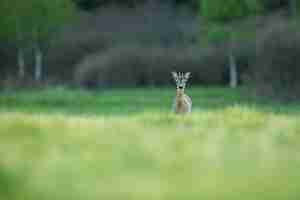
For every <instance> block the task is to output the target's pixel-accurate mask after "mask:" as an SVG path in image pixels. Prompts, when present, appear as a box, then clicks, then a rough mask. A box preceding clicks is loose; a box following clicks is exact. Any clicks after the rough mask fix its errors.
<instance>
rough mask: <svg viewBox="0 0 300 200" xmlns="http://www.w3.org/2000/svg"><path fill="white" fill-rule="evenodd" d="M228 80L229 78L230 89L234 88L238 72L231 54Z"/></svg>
mask: <svg viewBox="0 0 300 200" xmlns="http://www.w3.org/2000/svg"><path fill="white" fill-rule="evenodd" d="M229 78H230V87H231V88H236V87H237V85H238V71H237V64H236V57H235V56H234V55H233V53H231V54H230V55H229Z"/></svg>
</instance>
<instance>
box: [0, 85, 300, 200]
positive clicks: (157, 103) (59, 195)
mask: <svg viewBox="0 0 300 200" xmlns="http://www.w3.org/2000/svg"><path fill="white" fill-rule="evenodd" d="M188 91H190V93H189V94H190V95H191V96H192V98H193V100H194V112H193V113H192V114H191V115H189V116H175V115H174V114H172V113H170V109H169V108H170V104H171V102H172V96H173V95H172V94H173V92H174V91H173V90H170V89H168V88H165V89H159V90H158V89H147V90H144V89H136V90H114V91H102V92H99V93H88V92H83V91H74V92H72V91H68V90H62V89H59V90H48V91H42V92H36V91H35V92H34V91H32V92H20V93H17V94H16V93H13V92H8V93H6V94H3V95H2V96H1V98H0V104H1V110H2V111H1V112H0V185H1V187H0V199H33V200H35V199H39V200H40V199H59V200H60V199H74V200H81V199H85V200H86V199H91V200H94V199H95V200H96V199H128V200H129V199H130V200H131V199H133V200H134V199H139V200H140V199H151V200H152V199H170V200H171V199H172V200H173V199H204V200H205V199H222V200H223V199H228V200H229V199H230V200H235V199H237V200H240V199H245V200H247V199H249V200H252V199H258V200H260V199H262V200H265V199H272V200H274V199H275V200H277V199H278V200H281V199H292V200H293V199H295V200H296V199H299V198H300V192H299V187H300V175H299V167H300V160H299V150H300V146H299V142H300V137H299V133H300V125H299V116H300V109H299V106H296V105H290V106H284V105H281V106H279V104H278V105H277V104H261V103H257V102H254V101H252V100H251V101H250V100H247V99H244V98H242V97H240V95H239V91H233V90H226V89H222V88H208V89H207V88H193V89H190V90H188ZM292 110H293V112H292Z"/></svg>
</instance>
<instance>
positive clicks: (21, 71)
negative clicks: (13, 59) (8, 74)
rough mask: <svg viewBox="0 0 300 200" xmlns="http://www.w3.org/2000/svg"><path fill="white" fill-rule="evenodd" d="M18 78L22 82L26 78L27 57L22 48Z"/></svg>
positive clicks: (19, 49) (19, 55)
mask: <svg viewBox="0 0 300 200" xmlns="http://www.w3.org/2000/svg"><path fill="white" fill-rule="evenodd" d="M18 76H19V79H21V80H23V79H24V78H25V55H24V49H23V48H22V47H20V48H18Z"/></svg>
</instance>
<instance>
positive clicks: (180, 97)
mask: <svg viewBox="0 0 300 200" xmlns="http://www.w3.org/2000/svg"><path fill="white" fill-rule="evenodd" d="M183 96H184V90H181V89H177V91H176V104H177V107H178V108H179V107H181V106H182V104H183V99H184V98H183Z"/></svg>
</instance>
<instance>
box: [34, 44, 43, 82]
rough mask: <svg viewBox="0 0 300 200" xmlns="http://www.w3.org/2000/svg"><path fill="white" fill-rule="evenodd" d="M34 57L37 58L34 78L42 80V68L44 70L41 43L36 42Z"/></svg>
mask: <svg viewBox="0 0 300 200" xmlns="http://www.w3.org/2000/svg"><path fill="white" fill-rule="evenodd" d="M34 58H35V68H34V79H35V80H36V81H41V80H42V70H43V52H42V50H41V47H40V46H39V44H36V45H35V47H34Z"/></svg>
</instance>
